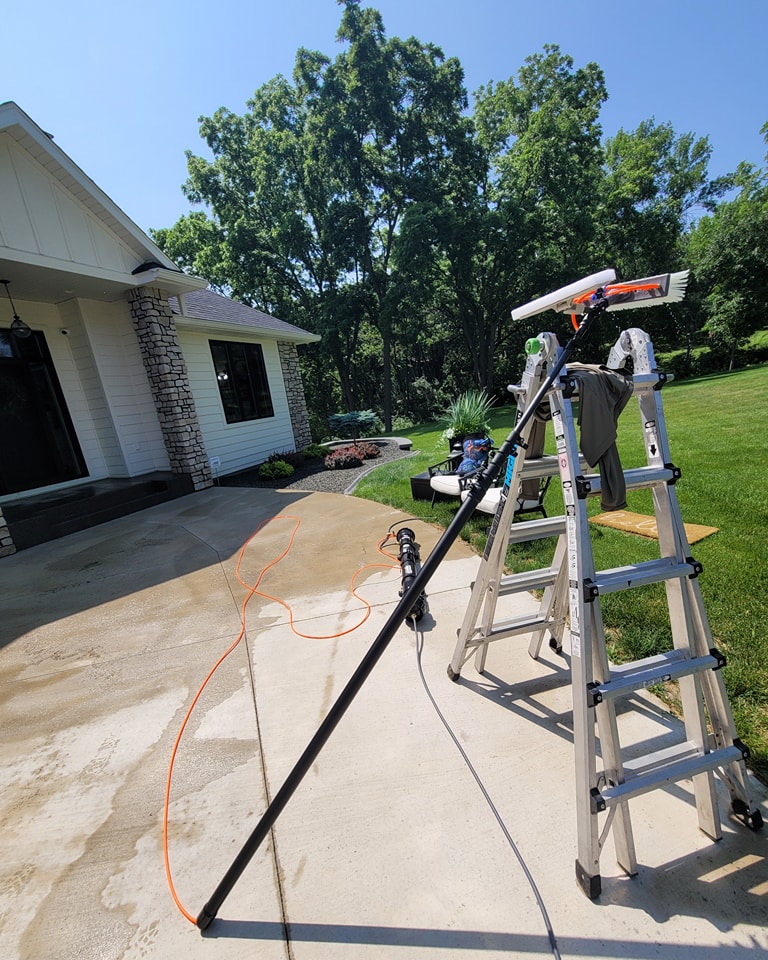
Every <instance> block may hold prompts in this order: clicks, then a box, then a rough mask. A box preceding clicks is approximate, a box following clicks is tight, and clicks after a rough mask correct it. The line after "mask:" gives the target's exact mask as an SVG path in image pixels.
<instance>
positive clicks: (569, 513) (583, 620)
mask: <svg viewBox="0 0 768 960" xmlns="http://www.w3.org/2000/svg"><path fill="white" fill-rule="evenodd" d="M550 407H551V409H552V425H553V428H554V433H555V446H556V448H557V455H558V458H559V466H560V482H561V484H562V488H563V502H564V504H565V516H566V538H567V571H568V608H569V612H570V648H571V649H570V653H571V688H572V694H573V744H574V767H575V788H576V835H577V856H576V878H577V881H578V883H579V885H580V886H581V888H582V889H583V891H584V893H585V894H586V895H587V896H588V897H589V898H590V899H591V900H592V899H594V898H595V897H596V896H598V894H599V893H600V888H601V879H600V836H599V832H598V821H597V816H596V815H595V814H593V811H592V798H593V797H595V796H596V794H597V793H598V779H597V757H596V751H597V740H596V724H595V716H594V713H593V711H592V710H591V709H590V707H589V705H588V702H587V688H588V685H589V684H591V683H592V682H593V679H594V678H593V659H592V643H593V637H592V634H591V624H590V622H589V620H588V618H587V616H586V614H587V611H585V609H584V606H585V605H584V592H583V584H584V580H585V579H586V578H587V577H593V575H594V562H593V561H592V550H591V542H590V540H589V531H588V530H585V529H584V526H585V523H584V520H585V513H586V511H584V510H582V509H580V505H579V502H578V500H577V495H576V494H577V490H576V482H575V470H576V469H578V466H577V465H578V463H579V454H578V449H579V446H578V440H577V438H576V430H575V426H574V417H573V409H572V404H571V401H570V400H569V399H567V398H565V397H564V396H563V394H562V390H553V391H552V393H551V395H550ZM582 517H584V519H582ZM585 548H586V549H585Z"/></svg>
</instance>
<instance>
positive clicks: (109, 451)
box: [80, 301, 170, 477]
mask: <svg viewBox="0 0 768 960" xmlns="http://www.w3.org/2000/svg"><path fill="white" fill-rule="evenodd" d="M80 309H81V313H82V318H83V327H84V330H85V333H86V334H87V339H86V342H85V344H84V348H85V349H87V350H89V351H90V352H91V354H92V364H91V369H92V371H93V374H94V375H95V376H93V377H92V378H91V380H90V384H89V385H90V387H91V410H92V415H93V416H94V419H95V425H96V427H97V430H98V435H99V437H100V439H101V441H102V446H103V449H104V453H105V459H106V462H107V467H108V471H109V472H108V475H109V476H113V477H135V476H139V475H140V474H142V473H151V472H152V471H154V470H168V469H170V459H169V456H168V452H167V450H166V448H165V444H164V442H163V434H162V430H161V429H160V424H159V423H158V420H157V413H156V411H155V404H154V401H153V399H152V392H151V389H150V386H149V382H148V380H147V374H146V371H145V369H144V363H143V360H142V356H141V351H140V349H139V344H138V341H137V339H136V333H135V331H134V329H133V323H132V319H131V316H130V311H129V309H128V306H127V304H125V303H97V302H95V301H83V302H81V304H80ZM84 366H86V365H85V364H84Z"/></svg>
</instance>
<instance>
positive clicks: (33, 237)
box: [0, 103, 319, 556]
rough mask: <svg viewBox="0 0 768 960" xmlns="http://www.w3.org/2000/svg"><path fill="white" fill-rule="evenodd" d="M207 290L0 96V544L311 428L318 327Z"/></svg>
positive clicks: (184, 486) (107, 509) (61, 531)
mask: <svg viewBox="0 0 768 960" xmlns="http://www.w3.org/2000/svg"><path fill="white" fill-rule="evenodd" d="M205 287H206V284H205V281H203V280H201V279H199V278H197V277H191V276H189V275H187V274H185V273H183V272H181V271H180V270H179V269H178V268H177V267H176V266H175V265H174V263H173V262H172V261H171V260H170V259H169V258H168V257H166V256H165V255H164V254H163V253H162V251H161V250H160V249H159V248H158V247H157V246H156V245H155V244H154V243H153V242H152V241H151V240H150V239H149V237H148V236H146V234H144V233H143V232H142V231H141V230H140V229H139V228H138V227H137V226H136V224H134V223H133V222H132V221H131V220H130V219H129V218H128V217H127V216H126V215H125V214H124V213H123V211H122V210H120V209H119V207H117V206H116V205H115V204H114V203H113V202H112V201H111V200H110V199H109V197H107V196H106V194H104V193H103V192H102V191H101V190H100V189H99V188H98V186H97V185H96V184H95V183H93V181H92V180H90V179H89V178H88V176H87V175H86V174H85V173H84V172H83V171H82V170H81V169H80V168H79V167H78V166H77V165H76V164H75V163H73V161H72V160H71V159H70V158H69V157H68V156H67V155H66V154H65V153H64V152H63V151H62V150H60V149H59V147H58V146H57V145H56V144H55V143H54V141H53V139H52V138H51V137H50V136H49V135H48V134H46V133H45V132H44V131H43V130H41V129H40V127H38V126H37V124H35V123H34V121H32V120H31V119H30V118H29V117H28V116H27V115H26V114H25V113H24V112H23V111H22V110H21V109H20V108H19V107H18V106H17V105H16V104H15V103H4V104H2V105H0V556H5V555H7V554H10V553H13V552H14V551H15V550H16V549H18V548H21V547H24V546H29V545H31V544H33V543H39V542H43V541H45V540H49V539H53V538H55V537H58V536H63V535H65V534H67V533H70V532H72V531H74V530H76V529H81V528H82V527H85V526H90V525H93V524H94V523H98V522H101V521H103V520H106V519H111V518H113V517H114V516H119V515H121V514H123V513H126V512H130V511H131V510H135V509H140V508H141V507H142V506H146V505H149V504H150V503H154V502H159V501H160V500H162V499H167V498H168V497H171V496H179V495H181V494H184V493H189V492H192V491H194V490H200V489H202V488H204V487H206V486H210V484H211V483H212V476H213V475H215V474H217V473H218V474H220V475H223V474H227V473H233V472H236V471H238V470H242V469H245V468H247V467H250V466H253V465H255V464H257V463H260V462H262V461H263V460H265V459H266V458H267V457H268V456H269V455H270V453H273V452H274V451H276V450H289V449H290V450H294V449H301V448H302V447H304V446H306V445H307V444H308V443H309V442H310V441H311V436H310V432H309V423H308V418H307V409H306V404H305V400H304V392H303V388H302V383H301V375H300V372H299V365H298V355H297V347H298V345H300V344H302V343H310V342H313V341H316V340H317V339H319V338H318V337H317V336H315V335H314V334H311V333H308V332H307V331H305V330H301V329H299V328H298V327H295V326H292V325H291V324H288V323H283V322H282V321H280V320H277V319H275V318H274V317H270V316H268V315H267V314H264V313H261V312H260V311H258V310H253V309H251V308H250V307H247V306H245V305H243V304H240V303H236V302H234V301H232V300H229V299H228V298H226V297H222V296H220V295H218V294H215V293H212V292H211V291H209V290H207V289H205ZM15 316H16V317H18V318H19V319H18V320H14V317H15ZM84 505H85V506H84Z"/></svg>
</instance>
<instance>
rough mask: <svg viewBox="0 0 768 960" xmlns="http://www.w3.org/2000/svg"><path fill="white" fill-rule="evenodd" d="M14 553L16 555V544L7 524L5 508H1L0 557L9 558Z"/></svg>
mask: <svg viewBox="0 0 768 960" xmlns="http://www.w3.org/2000/svg"><path fill="white" fill-rule="evenodd" d="M12 553H16V544H15V543H14V542H13V537H12V536H11V531H10V530H9V529H8V524H7V523H6V522H5V517H4V516H3V508H2V507H0V557H9V556H10V555H11V554H12Z"/></svg>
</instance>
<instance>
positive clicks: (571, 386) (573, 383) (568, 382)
mask: <svg viewBox="0 0 768 960" xmlns="http://www.w3.org/2000/svg"><path fill="white" fill-rule="evenodd" d="M560 389H561V390H562V391H563V397H565V399H566V400H570V398H571V397H573V396H575V394H577V393H578V392H579V381H578V380H577V379H576V377H561V378H560Z"/></svg>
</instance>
